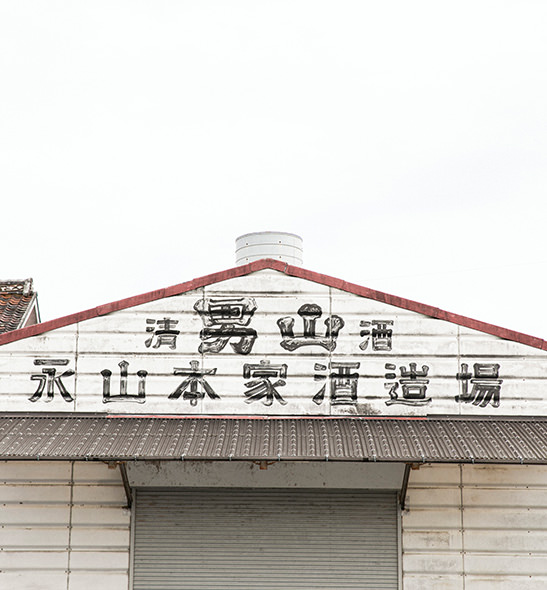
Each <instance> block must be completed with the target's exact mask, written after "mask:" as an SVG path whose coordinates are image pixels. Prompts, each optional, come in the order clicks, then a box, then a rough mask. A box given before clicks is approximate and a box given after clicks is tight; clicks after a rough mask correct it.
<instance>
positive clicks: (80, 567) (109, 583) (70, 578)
mask: <svg viewBox="0 0 547 590" xmlns="http://www.w3.org/2000/svg"><path fill="white" fill-rule="evenodd" d="M125 504H126V498H125V492H124V488H123V485H122V483H121V477H120V472H119V470H118V469H109V468H108V466H107V465H104V464H102V463H68V462H62V463H61V462H44V463H29V462H25V463H23V462H2V463H0V549H1V550H0V588H10V589H13V590H38V589H39V590H60V589H63V590H64V589H66V590H89V588H100V589H101V590H127V587H128V568H129V536H130V535H129V521H130V513H129V511H128V510H127V509H125V508H124V507H125Z"/></svg>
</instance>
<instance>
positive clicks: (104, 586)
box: [57, 571, 128, 590]
mask: <svg viewBox="0 0 547 590" xmlns="http://www.w3.org/2000/svg"><path fill="white" fill-rule="evenodd" d="M59 588H60V587H59ZM91 588H100V589H101V590H127V588H128V574H126V573H109V572H102V571H96V572H92V573H90V572H72V573H71V574H70V578H69V584H68V587H67V590H90V589H91ZM57 590H58V589H57Z"/></svg>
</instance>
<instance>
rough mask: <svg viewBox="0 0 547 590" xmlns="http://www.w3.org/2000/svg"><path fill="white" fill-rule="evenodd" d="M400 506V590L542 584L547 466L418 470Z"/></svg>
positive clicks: (511, 588)
mask: <svg viewBox="0 0 547 590" xmlns="http://www.w3.org/2000/svg"><path fill="white" fill-rule="evenodd" d="M406 508H407V510H405V512H404V513H403V517H402V527H403V533H402V545H403V589H404V590H418V589H419V590H433V589H435V590H438V589H439V588H443V590H487V589H488V590H490V589H491V588H496V589H497V590H517V589H518V590H521V589H522V588H526V590H540V589H541V590H543V589H544V588H546V587H547V466H533V465H522V466H521V465H517V466H515V465H513V466H499V465H497V466H496V465H462V466H460V465H439V466H434V465H429V466H421V467H420V468H419V469H418V470H413V471H412V472H411V478H410V484H409V489H408V494H407V505H406Z"/></svg>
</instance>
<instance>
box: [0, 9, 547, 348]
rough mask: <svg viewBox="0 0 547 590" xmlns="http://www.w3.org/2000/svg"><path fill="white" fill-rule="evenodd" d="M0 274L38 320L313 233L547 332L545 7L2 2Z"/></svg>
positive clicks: (420, 296) (429, 295)
mask: <svg viewBox="0 0 547 590" xmlns="http://www.w3.org/2000/svg"><path fill="white" fill-rule="evenodd" d="M0 87H1V88H0V198H1V207H0V231H1V244H2V250H1V252H2V254H1V257H0V278H2V279H15V278H26V277H33V278H34V281H35V288H36V289H37V291H38V294H39V302H40V309H41V313H42V319H43V320H48V319H53V318H56V317H60V316H63V315H67V314H69V313H73V312H76V311H81V310H84V309H87V308H89V307H93V306H95V305H99V304H102V303H106V302H109V301H114V300H117V299H121V298H123V297H128V296H131V295H136V294H139V293H143V292H146V291H150V290H153V289H157V288H161V287H166V286H169V285H173V284H177V283H180V282H183V281H186V280H189V279H192V278H194V277H198V276H202V275H205V274H209V273H211V272H216V271H220V270H224V269H227V268H230V267H232V266H234V265H235V238H236V237H237V236H238V235H240V234H243V233H247V232H253V231H262V230H278V231H288V232H293V233H297V234H299V235H301V236H302V238H303V239H304V267H305V268H308V269H310V270H315V271H318V272H321V273H324V274H328V275H332V276H335V277H339V278H343V279H346V280H348V281H351V282H354V283H358V284H361V285H364V286H367V287H371V288H374V289H379V290H381V291H385V292H388V293H393V294H395V295H399V296H401V297H406V298H409V299H414V300H417V301H421V302H423V303H428V304H430V305H435V306H437V307H440V308H442V309H446V310H448V311H452V312H455V313H460V314H463V315H467V316H470V317H474V318H476V319H480V320H483V321H487V322H491V323H494V324H497V325H500V326H504V327H507V328H512V329H515V330H518V331H521V332H525V333H529V334H532V335H534V336H539V337H542V338H547V307H546V298H545V287H546V286H547V279H546V278H545V276H546V273H547V253H546V231H545V225H546V217H547V215H546V214H547V200H546V197H547V2H546V1H545V0H536V1H534V0H514V1H506V0H472V1H467V0H459V1H457V2H456V1H451V0H450V1H444V0H441V1H439V0H433V1H420V0H414V1H412V2H409V1H408V0H403V1H395V0H391V1H390V0H385V1H378V0H374V1H368V0H357V1H352V0H269V1H265V0H218V1H213V0H193V1H187V0H147V1H143V0H127V1H126V0H108V1H103V0H89V1H86V2H83V1H81V0H64V1H55V0H37V1H28V0H0Z"/></svg>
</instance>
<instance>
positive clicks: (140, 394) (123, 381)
mask: <svg viewBox="0 0 547 590" xmlns="http://www.w3.org/2000/svg"><path fill="white" fill-rule="evenodd" d="M118 367H120V393H119V395H112V394H111V392H110V379H111V377H112V371H111V370H110V369H103V370H102V371H101V375H102V376H103V403H105V404H106V403H109V402H137V403H139V404H142V403H144V401H145V397H146V392H145V385H146V376H147V375H148V371H143V370H141V371H137V377H138V378H139V383H138V386H137V393H136V394H129V393H127V381H128V371H127V368H128V367H129V363H128V362H127V361H121V362H119V363H118Z"/></svg>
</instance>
